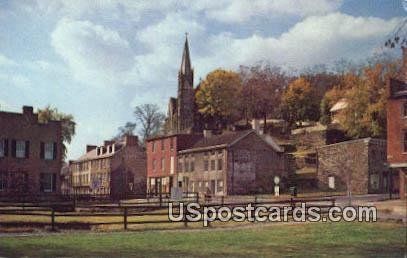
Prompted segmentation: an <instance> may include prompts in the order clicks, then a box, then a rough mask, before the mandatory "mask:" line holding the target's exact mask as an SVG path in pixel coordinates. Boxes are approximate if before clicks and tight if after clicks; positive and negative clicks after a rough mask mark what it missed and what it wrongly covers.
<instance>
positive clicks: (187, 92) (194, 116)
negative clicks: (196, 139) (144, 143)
mask: <svg viewBox="0 0 407 258" xmlns="http://www.w3.org/2000/svg"><path fill="white" fill-rule="evenodd" d="M196 89H197V88H194V69H193V68H192V66H191V58H190V54H189V45H188V38H186V39H185V45H184V51H183V53H182V61H181V67H180V69H179V72H178V96H177V98H170V101H169V103H168V114H167V119H166V121H165V131H166V132H165V133H166V135H172V134H180V133H194V132H201V131H202V126H201V125H200V122H199V121H200V119H199V114H198V112H197V107H196V104H195V91H196Z"/></svg>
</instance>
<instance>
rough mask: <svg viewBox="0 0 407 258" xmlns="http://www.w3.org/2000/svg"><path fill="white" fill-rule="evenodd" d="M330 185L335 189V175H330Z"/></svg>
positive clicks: (330, 187)
mask: <svg viewBox="0 0 407 258" xmlns="http://www.w3.org/2000/svg"><path fill="white" fill-rule="evenodd" d="M328 187H329V189H335V177H333V176H330V177H328Z"/></svg>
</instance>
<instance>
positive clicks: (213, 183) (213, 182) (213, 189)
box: [210, 180, 216, 195]
mask: <svg viewBox="0 0 407 258" xmlns="http://www.w3.org/2000/svg"><path fill="white" fill-rule="evenodd" d="M210 187H211V188H210V189H211V193H212V194H213V195H215V194H216V181H215V180H211V186H210Z"/></svg>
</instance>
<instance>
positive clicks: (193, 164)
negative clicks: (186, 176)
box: [190, 160, 195, 172]
mask: <svg viewBox="0 0 407 258" xmlns="http://www.w3.org/2000/svg"><path fill="white" fill-rule="evenodd" d="M190 170H191V172H194V170H195V162H194V160H191V164H190Z"/></svg>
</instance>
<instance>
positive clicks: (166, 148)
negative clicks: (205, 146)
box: [146, 134, 202, 195]
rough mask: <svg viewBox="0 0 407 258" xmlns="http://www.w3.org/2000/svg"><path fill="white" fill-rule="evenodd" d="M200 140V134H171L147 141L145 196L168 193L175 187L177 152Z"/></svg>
mask: <svg viewBox="0 0 407 258" xmlns="http://www.w3.org/2000/svg"><path fill="white" fill-rule="evenodd" d="M201 138H202V135H201V134H173V135H166V136H160V137H154V138H150V139H148V140H147V142H146V152H147V194H149V195H154V194H158V193H169V192H170V191H171V188H172V187H173V186H177V178H176V175H177V173H176V171H177V169H178V167H177V155H178V151H181V150H184V149H186V148H189V147H191V146H192V145H194V144H195V142H196V141H198V140H199V139H201Z"/></svg>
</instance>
